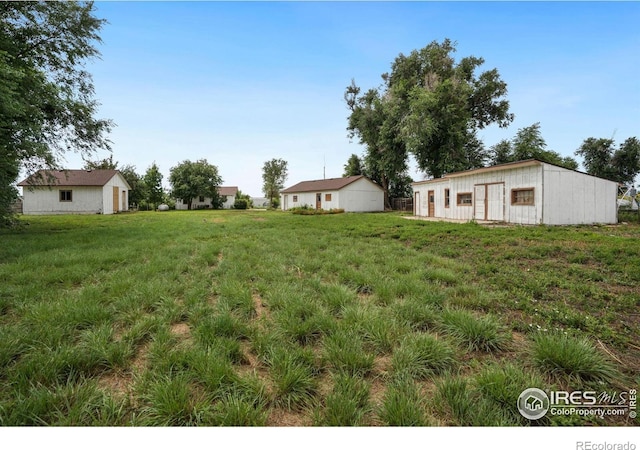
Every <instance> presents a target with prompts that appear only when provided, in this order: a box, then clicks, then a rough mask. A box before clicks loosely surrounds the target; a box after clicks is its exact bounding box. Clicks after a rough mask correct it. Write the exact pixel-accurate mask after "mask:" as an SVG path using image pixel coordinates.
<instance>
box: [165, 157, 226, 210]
mask: <svg viewBox="0 0 640 450" xmlns="http://www.w3.org/2000/svg"><path fill="white" fill-rule="evenodd" d="M169 182H170V183H171V192H172V194H173V196H174V197H175V198H179V199H182V200H186V201H187V209H191V204H192V202H193V199H194V198H196V197H198V196H204V197H209V198H211V199H212V206H213V207H214V208H216V209H218V208H219V207H220V205H221V204H222V202H221V199H220V194H219V192H218V187H220V185H221V184H222V178H221V177H220V175H219V174H218V168H217V167H216V166H214V165H212V164H209V162H208V161H207V160H206V159H199V160H197V161H194V162H192V161H189V160H185V161H183V162H181V163H180V164H178V165H177V166H175V167H172V168H171V172H170V175H169Z"/></svg>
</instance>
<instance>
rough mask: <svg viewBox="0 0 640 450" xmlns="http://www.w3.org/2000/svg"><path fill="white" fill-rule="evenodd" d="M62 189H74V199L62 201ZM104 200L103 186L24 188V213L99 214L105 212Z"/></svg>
mask: <svg viewBox="0 0 640 450" xmlns="http://www.w3.org/2000/svg"><path fill="white" fill-rule="evenodd" d="M60 191H72V192H73V193H72V200H71V201H70V202H61V201H60ZM102 202H103V195H102V186H52V187H51V188H49V187H48V186H43V187H34V188H32V189H29V188H24V192H23V214H26V215H38V214H98V213H102V212H103V210H102Z"/></svg>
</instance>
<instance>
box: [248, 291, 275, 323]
mask: <svg viewBox="0 0 640 450" xmlns="http://www.w3.org/2000/svg"><path fill="white" fill-rule="evenodd" d="M252 298H253V307H254V308H255V310H256V319H258V320H260V319H262V318H263V317H264V318H267V319H269V318H271V312H270V311H269V308H267V307H266V306H264V303H263V302H262V297H261V296H260V294H258V293H254V294H253V295H252Z"/></svg>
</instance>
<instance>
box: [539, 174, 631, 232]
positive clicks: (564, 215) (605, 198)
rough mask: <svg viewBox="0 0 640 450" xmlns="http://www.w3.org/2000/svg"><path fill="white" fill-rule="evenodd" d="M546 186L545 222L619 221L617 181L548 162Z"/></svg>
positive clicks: (583, 222)
mask: <svg viewBox="0 0 640 450" xmlns="http://www.w3.org/2000/svg"><path fill="white" fill-rule="evenodd" d="M544 186H545V188H544V200H543V202H544V208H545V209H544V218H543V223H545V224H549V225H570V224H590V223H617V222H618V214H617V205H616V198H617V193H618V187H617V185H616V183H615V182H613V181H609V180H604V179H602V178H597V177H593V176H591V175H586V174H582V173H579V172H574V171H572V170H567V169H563V168H561V167H556V166H553V165H550V164H545V165H544Z"/></svg>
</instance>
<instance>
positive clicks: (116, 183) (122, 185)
mask: <svg viewBox="0 0 640 450" xmlns="http://www.w3.org/2000/svg"><path fill="white" fill-rule="evenodd" d="M114 187H117V188H118V205H117V206H116V208H114V207H113V188H114ZM128 196H129V188H128V187H127V182H126V181H125V179H124V177H123V176H122V175H120V174H119V173H117V174H115V175H114V176H113V177H112V178H111V179H110V180H109V181H107V183H106V184H105V185H104V186H103V187H102V204H103V205H104V211H102V212H103V214H113V211H114V209H116V210H117V211H128V210H129V198H128ZM123 197H124V204H123V201H122V199H123Z"/></svg>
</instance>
